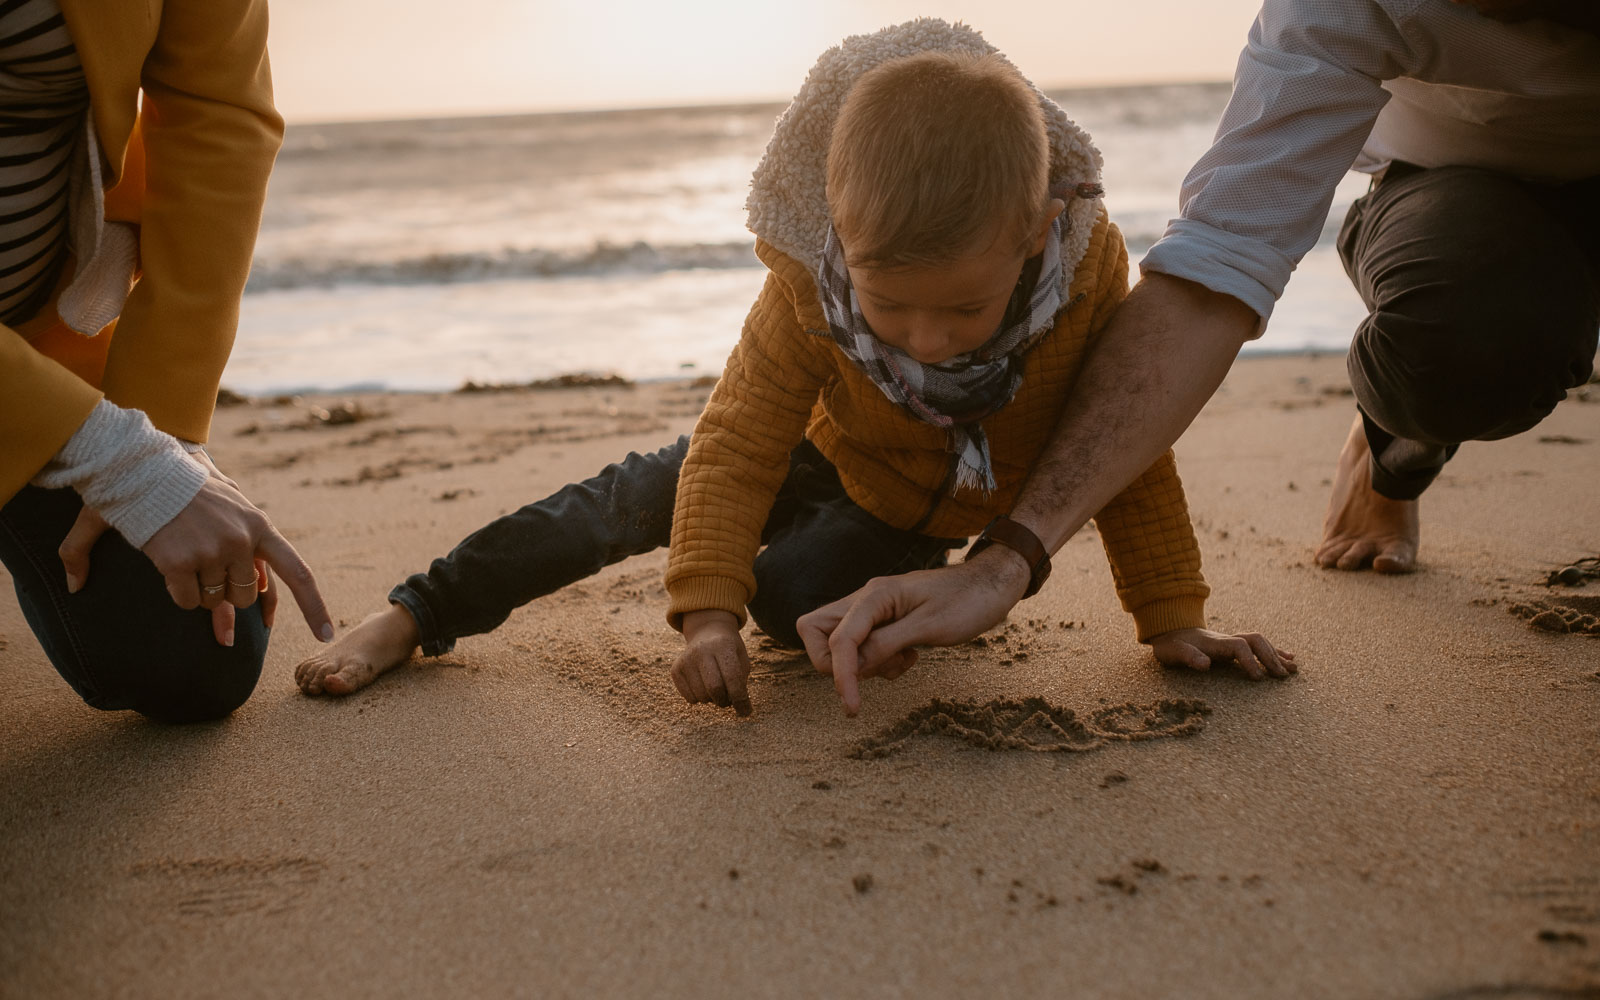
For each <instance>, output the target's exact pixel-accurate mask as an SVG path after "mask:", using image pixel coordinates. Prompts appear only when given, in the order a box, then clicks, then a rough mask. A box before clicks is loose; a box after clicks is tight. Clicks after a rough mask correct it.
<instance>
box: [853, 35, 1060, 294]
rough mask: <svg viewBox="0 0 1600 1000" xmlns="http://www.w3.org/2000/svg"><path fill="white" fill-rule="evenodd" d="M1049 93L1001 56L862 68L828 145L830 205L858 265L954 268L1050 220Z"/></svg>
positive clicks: (951, 56) (933, 55)
mask: <svg viewBox="0 0 1600 1000" xmlns="http://www.w3.org/2000/svg"><path fill="white" fill-rule="evenodd" d="M1049 170H1050V151H1049V143H1048V139H1047V138H1046V136H1045V126H1044V113H1043V110H1042V109H1041V108H1040V106H1039V97H1038V95H1037V94H1036V93H1035V92H1034V90H1033V88H1032V87H1030V86H1029V85H1028V83H1027V81H1025V80H1024V79H1023V78H1022V75H1021V74H1020V73H1018V72H1017V70H1016V68H1015V67H1014V66H1012V65H1011V64H1010V63H1009V62H1007V61H1006V60H1005V59H1004V58H1002V57H1001V56H999V55H995V54H992V53H991V54H988V55H974V54H971V53H964V52H924V53H920V54H917V55H912V56H905V57H903V58H899V59H892V60H889V61H888V62H885V63H882V64H880V65H878V66H875V67H873V68H872V69H870V70H868V71H867V72H866V73H863V74H862V75H861V77H860V78H859V79H857V80H856V82H855V85H854V86H852V87H851V88H850V93H849V94H848V95H847V96H846V98H845V102H844V107H843V109H842V110H841V111H840V112H839V117H838V120H837V121H836V122H835V123H834V127H833V136H832V139H831V141H830V142H829V145H828V186H827V194H828V212H829V215H830V216H831V218H832V221H833V226H834V231H835V232H837V233H838V235H839V240H840V242H841V243H842V244H843V246H844V250H845V259H846V260H847V261H848V262H849V263H850V265H851V266H860V267H916V266H937V265H942V264H948V263H950V262H952V261H954V260H958V259H961V258H962V257H964V256H967V255H969V254H971V253H974V252H982V251H984V250H987V249H988V248H989V247H990V246H992V245H993V241H995V240H997V239H998V240H1008V241H1009V240H1014V241H1015V242H1016V244H1017V247H1018V250H1019V252H1020V251H1021V249H1022V248H1023V246H1024V245H1025V244H1026V243H1027V242H1028V240H1029V237H1030V236H1031V235H1032V233H1033V230H1034V229H1035V228H1036V227H1037V226H1038V224H1039V222H1040V220H1041V219H1042V217H1043V212H1044V207H1045V205H1046V203H1047V202H1048V195H1049Z"/></svg>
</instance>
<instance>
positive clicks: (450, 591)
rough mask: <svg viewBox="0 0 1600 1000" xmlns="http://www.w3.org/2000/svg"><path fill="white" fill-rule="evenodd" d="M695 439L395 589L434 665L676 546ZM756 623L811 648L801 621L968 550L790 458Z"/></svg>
mask: <svg viewBox="0 0 1600 1000" xmlns="http://www.w3.org/2000/svg"><path fill="white" fill-rule="evenodd" d="M688 452H689V438H688V437H687V436H684V437H681V438H679V439H678V440H677V442H676V443H674V444H671V445H668V446H667V447H665V448H662V449H661V450H660V451H656V452H651V453H649V454H640V453H637V452H635V453H633V454H630V455H629V456H628V457H627V458H625V459H623V460H622V461H621V462H618V463H615V464H613V465H609V466H607V467H606V468H605V469H604V470H602V471H601V472H600V474H599V475H597V476H594V477H593V478H591V479H586V480H584V481H583V482H581V483H572V484H570V485H568V486H564V487H562V488H561V489H560V490H558V491H556V492H555V493H553V494H551V495H550V496H548V497H546V498H545V499H543V500H540V501H538V502H537V503H532V504H528V505H527V506H525V507H523V508H521V509H520V510H516V511H513V512H512V513H510V514H507V515H505V516H504V517H500V518H498V519H496V520H494V521H492V522H490V523H489V524H487V525H485V526H484V527H482V528H480V529H479V530H477V531H475V532H473V533H472V534H471V535H469V536H467V537H466V538H465V539H463V540H462V541H461V543H460V544H459V545H457V546H456V547H455V548H454V549H453V550H451V552H450V554H449V555H447V556H445V557H444V558H442V559H435V560H434V561H433V563H432V565H431V566H429V568H428V571H427V572H426V573H417V574H414V575H412V576H411V577H409V578H407V579H406V581H405V582H404V583H401V584H400V585H399V586H397V587H395V588H394V590H392V591H391V592H390V594H389V600H391V601H393V602H395V603H397V604H401V605H403V606H404V607H405V608H406V609H407V610H408V611H410V612H411V616H412V617H413V618H415V619H416V621H417V629H418V632H419V633H420V638H421V646H422V651H423V653H424V654H426V655H429V656H437V655H439V654H441V653H444V652H447V651H449V650H450V649H451V648H452V647H453V646H454V645H455V640H456V639H457V638H459V637H461V636H466V635H475V634H478V633H482V632H487V631H489V630H490V629H493V628H494V627H495V626H497V625H499V624H500V623H501V622H503V621H505V620H506V618H507V617H508V616H509V615H510V614H511V612H512V611H514V610H515V609H516V608H518V607H521V606H522V605H524V604H527V603H528V602H529V601H532V600H534V599H536V598H538V597H542V596H544V595H546V594H549V593H553V592H554V591H556V590H559V589H560V588H562V587H564V586H566V585H568V584H570V583H575V582H577V581H579V580H582V579H584V578H585V577H588V576H591V575H593V574H594V573H597V572H599V571H600V570H601V569H602V568H604V567H606V566H609V565H611V564H612V563H615V562H619V561H621V560H623V559H626V558H627V557H628V556H633V555H639V554H642V553H645V552H649V551H651V550H653V549H657V548H661V547H662V546H665V545H667V544H669V543H670V541H671V538H672V516H673V507H674V505H675V503H676V499H677V490H678V470H679V468H680V467H681V466H682V465H683V460H684V457H685V456H686V455H687V454H688ZM761 540H762V542H763V543H764V544H765V548H763V549H762V550H761V552H760V553H759V554H758V555H757V556H756V561H755V565H754V567H753V570H754V573H755V578H756V594H755V596H754V597H753V598H752V599H751V601H750V604H749V611H750V615H751V617H753V618H754V619H755V620H756V624H757V625H759V626H760V627H761V630H762V631H764V632H766V633H767V635H769V636H771V637H772V638H773V639H775V640H776V641H778V642H779V643H781V644H783V645H786V646H793V647H798V646H800V645H801V642H800V636H799V633H798V632H797V631H796V629H795V619H797V618H799V617H800V616H801V615H803V614H805V613H807V612H809V611H813V610H815V609H816V608H819V607H821V606H822V605H824V604H827V603H830V602H832V601H835V600H837V599H839V598H841V597H844V596H846V595H848V594H850V593H851V592H853V591H855V590H856V589H857V588H859V587H860V586H861V585H862V584H864V583H866V582H867V581H868V580H870V579H872V578H873V577H876V576H888V575H892V574H896V573H905V572H909V571H911V570H915V569H926V568H929V567H933V566H939V565H943V563H944V561H945V554H946V553H947V552H948V551H949V550H950V549H951V548H953V547H955V546H957V545H960V544H962V543H963V542H964V541H965V539H959V538H936V537H933V536H930V535H922V534H918V533H917V532H914V531H905V530H902V529H899V528H895V527H893V526H891V525H888V524H885V523H884V522H883V521H880V520H878V519H877V518H876V517H874V516H872V515H871V514H869V513H867V512H866V511H865V510H863V509H861V508H860V507H859V506H857V505H856V503H855V501H853V500H851V499H850V497H849V496H848V495H847V494H846V493H845V490H844V486H843V485H842V484H841V483H840V481H839V474H838V472H837V470H835V469H834V467H833V465H832V463H830V462H829V461H828V460H827V459H826V458H824V457H823V456H822V453H821V452H819V451H817V449H816V447H815V446H813V445H812V444H811V443H810V442H809V441H807V442H802V443H801V444H800V445H799V446H798V447H796V448H795V449H794V451H793V453H792V454H791V455H790V458H789V475H788V477H787V478H786V479H785V481H784V483H783V486H782V487H781V489H780V490H779V492H778V496H777V498H776V500H775V501H774V503H773V506H772V511H771V513H770V514H769V515H768V517H767V522H766V526H765V528H764V529H763V531H762V537H761Z"/></svg>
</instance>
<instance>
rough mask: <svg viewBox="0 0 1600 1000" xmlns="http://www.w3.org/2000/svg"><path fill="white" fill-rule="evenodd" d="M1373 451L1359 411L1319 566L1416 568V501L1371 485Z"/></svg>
mask: <svg viewBox="0 0 1600 1000" xmlns="http://www.w3.org/2000/svg"><path fill="white" fill-rule="evenodd" d="M1371 454H1372V453H1371V451H1370V449H1368V447H1367V434H1366V431H1364V430H1363V429H1362V427H1361V418H1360V417H1359V416H1358V417H1356V422H1355V424H1354V425H1353V426H1352V427H1351V428H1350V437H1349V438H1347V439H1346V440H1345V443H1344V450H1343V451H1341V452H1340V453H1339V469H1338V472H1337V473H1335V475H1334V479H1333V495H1332V496H1330V497H1329V498H1328V514H1327V516H1326V517H1325V518H1323V521H1322V544H1321V545H1320V546H1318V547H1317V556H1316V558H1317V565H1319V566H1321V567H1322V568H1323V569H1361V568H1362V567H1364V566H1366V565H1367V564H1368V563H1370V564H1371V565H1372V568H1373V569H1375V570H1377V571H1378V572H1379V573H1409V572H1411V571H1412V570H1414V569H1416V568H1417V539H1418V538H1419V537H1420V536H1421V527H1420V525H1419V522H1418V519H1417V501H1415V500H1391V499H1389V498H1388V497H1386V496H1383V495H1382V494H1380V493H1377V492H1376V491H1374V490H1373V488H1372V465H1371V461H1370V459H1371Z"/></svg>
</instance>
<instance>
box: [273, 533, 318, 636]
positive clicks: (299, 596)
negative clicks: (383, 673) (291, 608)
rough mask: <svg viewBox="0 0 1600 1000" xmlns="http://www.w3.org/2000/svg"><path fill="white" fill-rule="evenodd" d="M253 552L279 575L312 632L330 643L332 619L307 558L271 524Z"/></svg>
mask: <svg viewBox="0 0 1600 1000" xmlns="http://www.w3.org/2000/svg"><path fill="white" fill-rule="evenodd" d="M256 551H257V553H258V554H259V555H260V556H261V558H263V559H265V560H266V561H267V565H268V566H271V567H272V569H273V570H274V571H275V572H276V573H277V574H278V578H279V579H280V580H282V581H283V584H284V586H286V587H288V588H289V593H291V594H293V595H294V600H295V603H296V604H298V605H300V614H301V615H303V616H304V617H305V620H306V624H307V625H310V626H311V634H312V635H314V636H316V637H317V638H318V639H321V640H322V641H323V642H332V641H333V621H332V619H330V618H329V617H328V608H327V605H326V604H324V603H323V600H322V592H321V591H320V590H318V589H317V578H316V577H315V576H314V575H312V572H311V567H310V566H307V565H306V561H305V560H304V559H301V558H300V553H298V552H296V551H295V550H294V546H293V545H290V544H289V541H288V539H286V538H284V537H283V536H282V535H280V534H278V530H277V529H276V528H273V527H271V526H270V525H269V526H268V527H267V533H266V534H265V535H264V536H262V539H261V542H260V545H259V547H258V548H257V550H256Z"/></svg>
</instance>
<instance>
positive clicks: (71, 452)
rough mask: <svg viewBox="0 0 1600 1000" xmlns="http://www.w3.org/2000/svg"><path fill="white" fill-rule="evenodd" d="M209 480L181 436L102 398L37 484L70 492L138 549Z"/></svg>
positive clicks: (206, 473)
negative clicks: (157, 428) (76, 494)
mask: <svg viewBox="0 0 1600 1000" xmlns="http://www.w3.org/2000/svg"><path fill="white" fill-rule="evenodd" d="M209 477H210V472H209V470H207V469H206V467H205V466H204V465H203V464H201V463H200V462H199V461H197V460H195V459H194V458H191V457H190V456H189V453H188V452H187V451H185V450H184V447H183V445H182V444H181V443H180V442H179V441H178V439H177V438H175V437H173V436H172V435H170V434H166V433H163V432H162V431H158V430H156V428H155V427H154V426H153V425H152V424H151V423H150V418H149V417H147V416H145V415H144V413H143V412H141V411H139V410H125V409H123V408H122V407H120V406H117V405H116V404H114V403H111V402H108V401H107V400H103V399H102V400H101V401H100V403H99V404H98V405H97V406H95V408H94V409H93V410H92V411H91V412H90V413H89V417H88V419H86V420H85V421H84V422H83V424H82V426H80V427H79V428H78V430H77V431H76V432H75V433H74V434H73V435H72V437H71V438H70V439H69V440H68V441H67V443H66V444H65V445H63V446H62V448H61V450H60V451H58V452H56V456H55V458H53V459H51V461H50V464H49V465H46V466H45V467H44V469H43V471H41V472H40V473H39V474H38V475H37V476H35V477H34V479H33V485H35V486H41V487H44V488H46V489H60V488H61V487H64V486H71V487H72V488H74V489H76V490H77V491H78V493H79V494H81V495H82V496H83V502H84V504H85V506H88V507H92V508H94V509H95V510H96V511H98V512H99V514H100V516H101V517H103V518H105V519H106V521H107V522H109V523H110V525H111V526H112V527H113V528H116V529H117V531H119V532H121V534H122V537H123V538H125V539H127V540H128V544H129V545H132V546H133V547H134V548H136V549H141V548H144V544H145V543H146V542H148V541H149V540H150V536H152V535H154V534H155V533H156V532H158V531H160V530H161V529H162V528H163V527H165V526H166V525H167V522H169V521H171V520H172V519H173V518H175V517H177V516H178V512H179V511H181V510H183V508H185V507H187V506H188V505H189V501H191V500H193V499H194V497H195V494H197V493H199V492H200V488H201V487H202V486H204V485H205V482H206V479H208V478H209Z"/></svg>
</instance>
